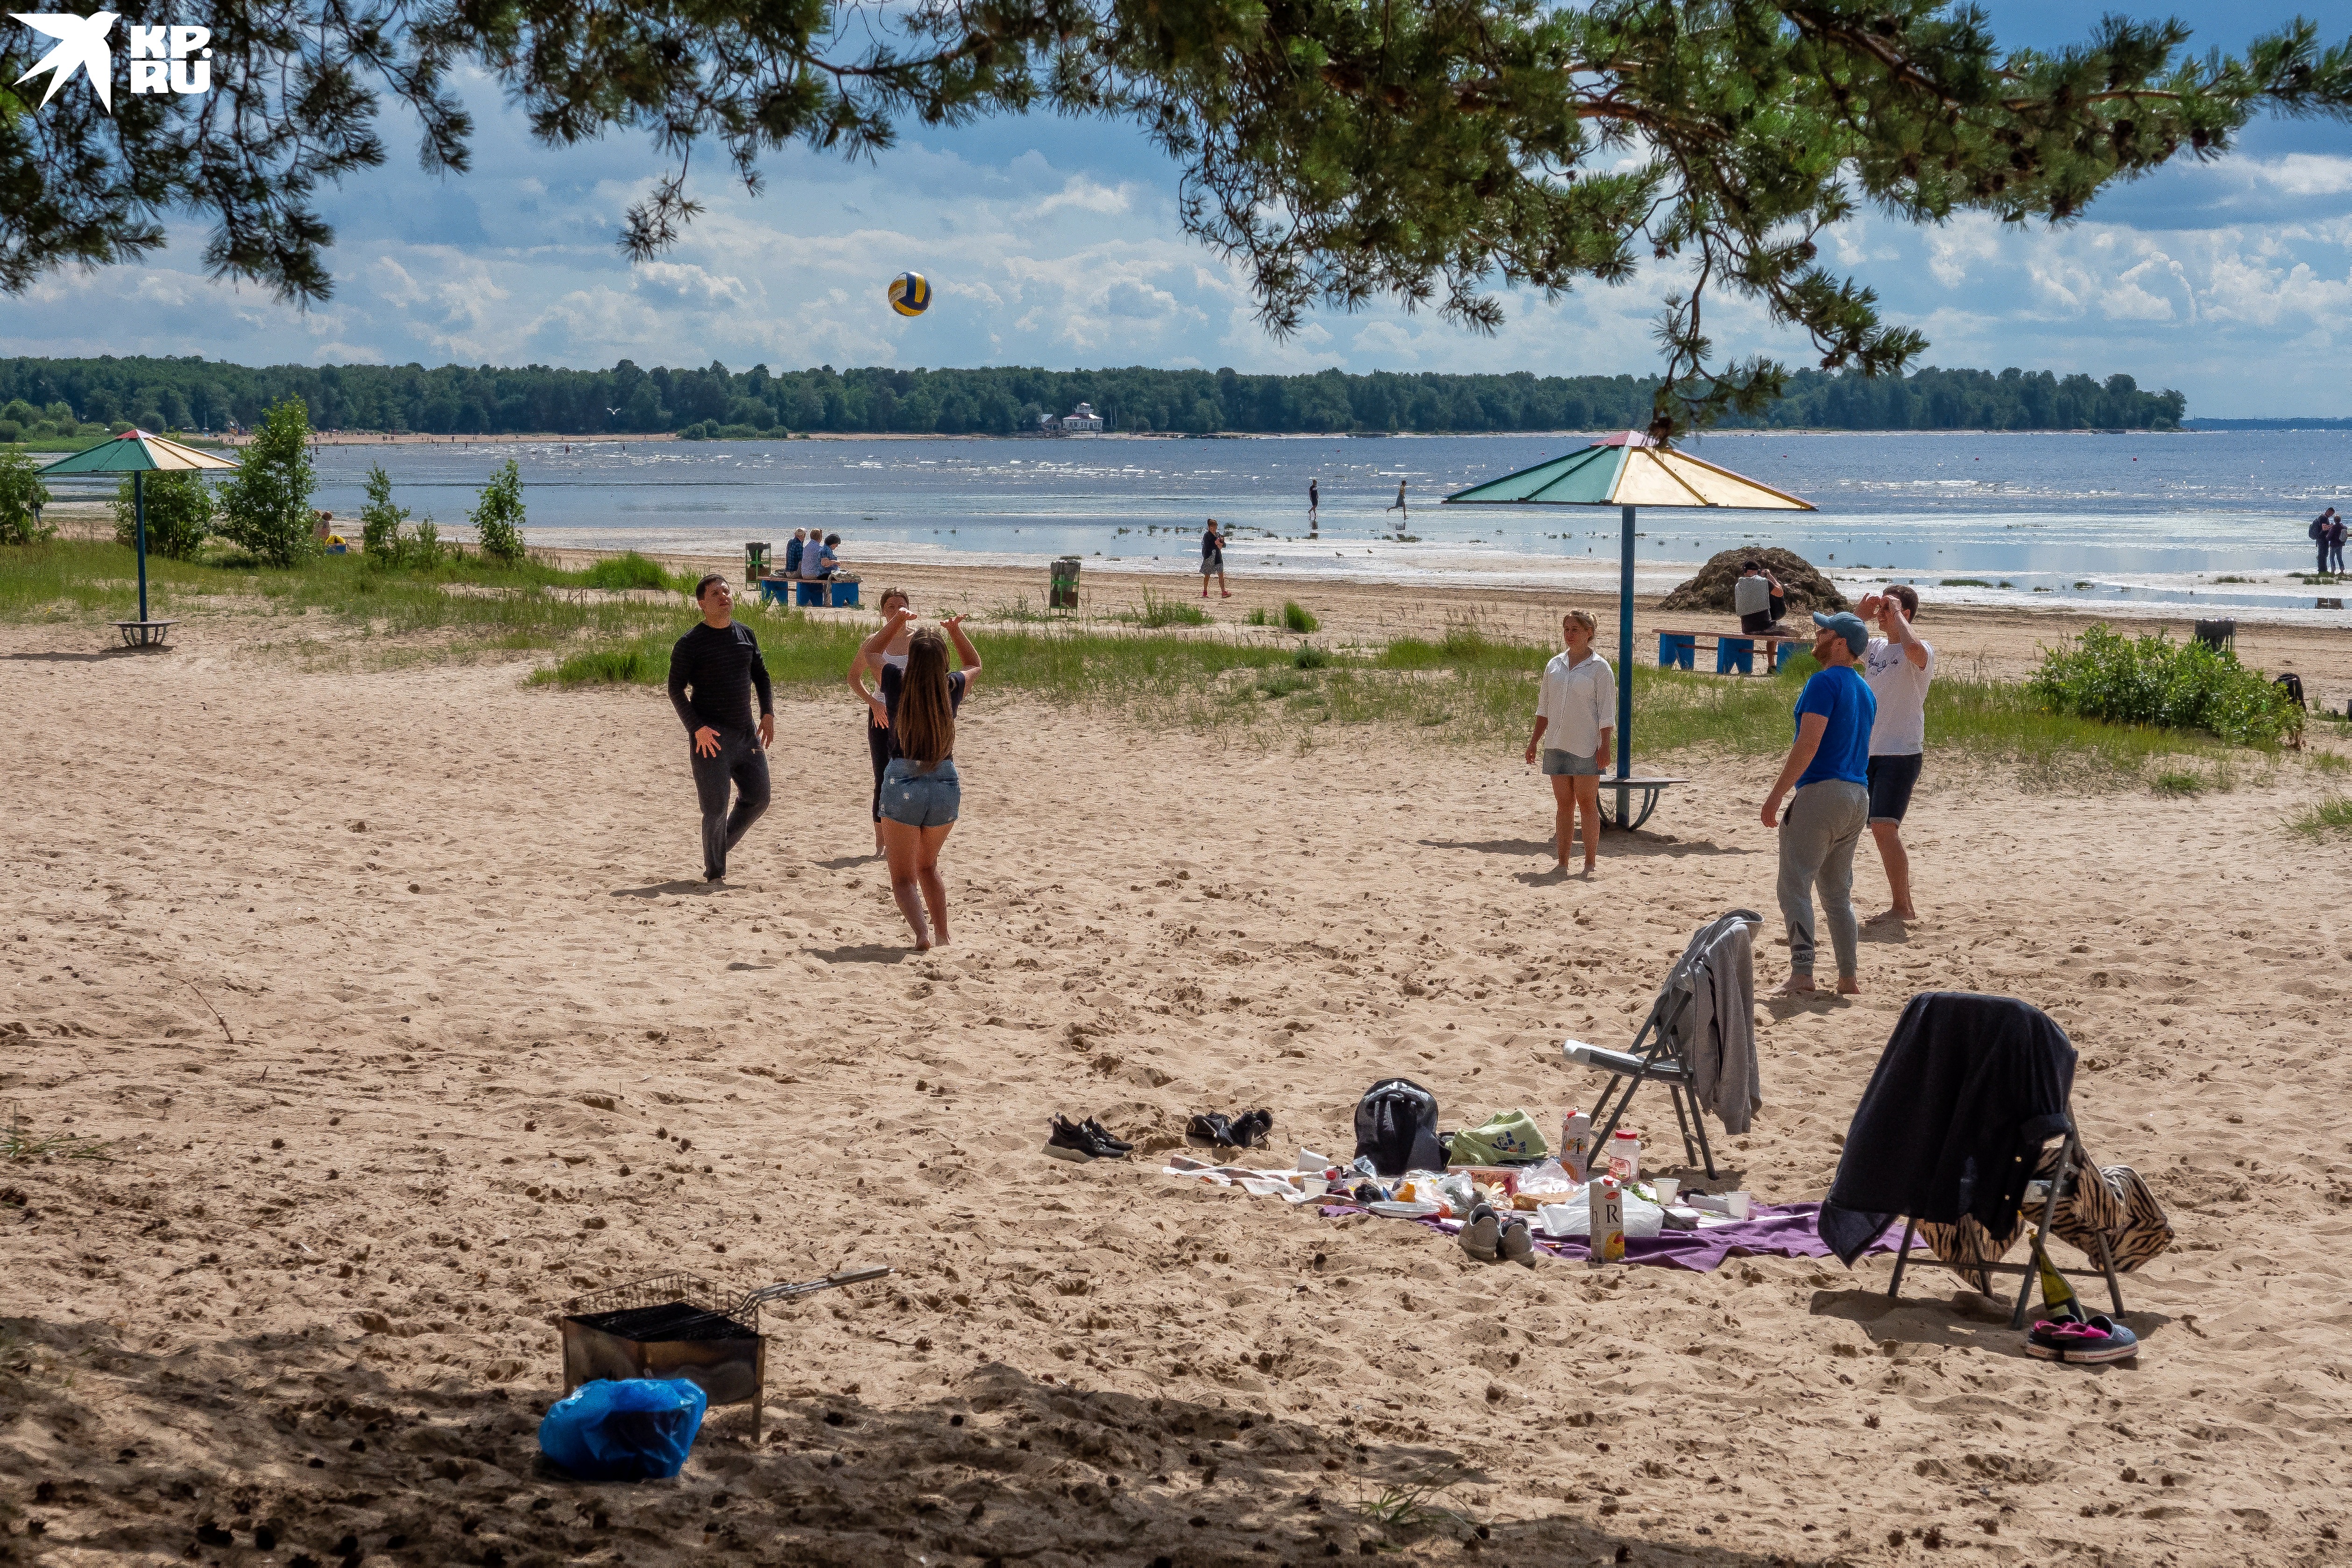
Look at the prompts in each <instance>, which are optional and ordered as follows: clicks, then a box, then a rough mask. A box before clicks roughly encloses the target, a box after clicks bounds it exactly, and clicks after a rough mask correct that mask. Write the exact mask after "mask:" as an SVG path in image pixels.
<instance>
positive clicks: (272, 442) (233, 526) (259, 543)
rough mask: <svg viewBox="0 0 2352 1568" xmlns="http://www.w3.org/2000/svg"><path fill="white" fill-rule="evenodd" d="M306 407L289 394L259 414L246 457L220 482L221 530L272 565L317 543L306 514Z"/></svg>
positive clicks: (304, 554)
mask: <svg viewBox="0 0 2352 1568" xmlns="http://www.w3.org/2000/svg"><path fill="white" fill-rule="evenodd" d="M316 483H317V479H316V476H315V475H314V474H313V472H312V470H311V467H310V408H309V406H308V405H305V404H304V403H303V401H302V400H301V399H300V398H299V397H289V398H288V399H287V400H286V401H285V402H283V403H280V404H278V405H275V406H274V407H272V408H271V409H270V410H269V412H268V413H267V414H265V415H263V416H261V428H260V429H259V430H257V431H256V432H255V434H254V437H253V442H252V444H251V445H250V446H248V447H246V449H245V460H244V462H243V464H242V465H241V466H240V467H239V468H237V471H236V474H235V475H234V476H233V477H232V478H231V479H229V481H228V483H226V485H223V486H222V487H221V494H220V512H221V518H220V531H221V535H222V537H223V538H226V539H227V540H228V541H229V542H232V543H234V544H237V545H240V546H242V547H243V548H245V549H247V550H249V551H251V552H253V553H254V554H256V555H257V556H259V557H261V559H262V560H263V561H265V562H267V563H269V564H270V565H272V566H291V565H293V564H295V563H297V562H299V561H303V560H306V559H308V558H309V556H310V552H312V551H313V550H314V549H315V548H317V539H316V537H315V534H314V532H313V530H312V523H311V518H310V491H311V489H313V488H314V487H315V485H316Z"/></svg>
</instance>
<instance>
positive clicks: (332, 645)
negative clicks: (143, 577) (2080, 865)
mask: <svg viewBox="0 0 2352 1568" xmlns="http://www.w3.org/2000/svg"><path fill="white" fill-rule="evenodd" d="M602 564H605V565H607V566H608V567H609V564H610V563H602ZM646 565H647V566H651V567H654V569H655V570H656V571H659V570H660V569H659V567H658V566H657V565H656V563H651V562H647V563H646ZM593 570H594V568H592V569H591V571H593ZM622 570H623V572H624V573H625V574H626V576H627V577H628V578H629V580H635V578H636V577H638V576H642V575H646V574H644V573H643V572H642V571H640V570H638V569H635V568H623V569H622ZM149 573H150V581H151V590H152V592H151V598H152V600H153V602H154V605H155V610H154V613H155V614H157V615H159V616H165V617H174V616H203V615H213V614H222V613H238V612H240V611H245V612H250V611H256V610H259V611H265V612H268V613H271V614H274V615H278V616H285V617H286V618H287V619H288V620H289V621H290V622H291V623H292V624H293V625H295V626H298V627H299V628H300V629H299V631H298V633H297V636H296V640H295V642H294V644H293V646H294V647H296V649H297V651H298V652H299V653H300V655H301V657H303V658H305V659H306V660H309V661H311V662H319V661H322V660H332V659H344V660H349V659H351V658H354V657H362V656H364V657H365V658H369V659H371V660H372V661H373V662H375V663H378V664H384V665H402V664H411V663H417V662H430V661H434V660H443V659H450V658H471V657H481V656H487V655H491V654H498V653H512V652H522V653H541V654H552V655H554V656H555V657H554V658H552V659H551V660H550V661H548V662H547V663H545V664H544V665H542V666H541V668H538V669H536V670H535V671H534V672H533V673H532V675H531V676H530V680H531V681H532V682H533V683H535V684H541V685H549V686H557V687H577V686H614V685H620V686H642V685H658V684H660V683H661V682H662V681H663V680H664V679H667V673H668V668H669V647H670V645H671V643H673V642H674V641H675V640H676V639H677V637H679V636H681V635H683V634H684V633H685V631H686V630H687V629H688V627H690V626H693V624H694V622H695V613H694V609H693V606H692V605H690V604H689V603H688V601H687V600H686V598H685V595H684V594H683V593H682V592H680V593H674V592H670V591H668V590H667V589H665V590H657V591H646V590H637V591H628V592H613V591H606V590H600V589H597V588H593V587H591V586H590V585H589V584H588V583H587V581H586V579H587V578H588V576H589V575H590V573H589V572H568V571H564V570H562V569H559V568H557V567H555V566H553V565H552V564H551V563H546V562H543V561H538V560H526V561H523V562H520V563H516V564H515V565H512V566H499V565H496V564H494V563H488V562H485V561H483V560H482V559H481V558H480V557H478V556H476V555H471V554H468V555H466V556H464V557H461V558H459V559H457V560H454V561H448V562H445V563H442V564H441V565H440V566H438V567H437V568H435V569H433V570H431V571H426V572H408V571H400V570H386V569H384V568H383V567H380V566H377V565H375V564H373V563H370V562H368V561H366V560H365V559H363V558H362V557H360V556H355V555H346V556H325V557H320V558H318V559H315V560H313V561H311V562H309V563H305V564H303V565H301V566H299V567H295V568H292V569H290V570H285V571H258V570H254V569H249V568H240V567H236V566H226V565H221V564H218V563H208V562H202V561H199V562H194V563H191V562H177V561H169V560H163V559H159V558H152V557H151V558H150V562H149ZM135 610H136V587H135V578H134V568H133V562H132V557H131V552H130V551H129V550H128V549H127V548H125V547H123V546H121V545H117V544H112V543H89V542H52V543H49V544H45V545H37V546H24V547H16V548H10V549H6V550H0V620H14V621H20V622H22V621H36V622H37V621H43V620H55V619H58V618H70V619H127V618H129V617H130V616H131V615H132V614H134V613H135ZM1186 612H1190V614H1187V613H1186ZM737 614H738V616H739V617H740V619H741V620H742V621H743V622H744V624H746V625H747V626H751V628H752V630H753V631H754V632H755V633H756V634H757V635H758V637H759V638H760V641H761V647H762V648H763V650H764V651H765V655H766V662H767V667H768V669H769V672H770V675H771V678H772V679H773V680H774V681H775V683H776V685H777V686H778V687H779V688H780V689H787V690H794V691H809V690H814V689H823V688H825V687H830V686H834V685H835V684H837V683H838V682H839V681H840V679H841V677H842V673H843V671H844V670H845V669H846V668H847V667H848V663H849V660H850V658H851V657H852V656H853V655H854V654H855V653H856V647H857V645H858V643H859V641H860V640H861V639H862V638H863V637H864V636H865V635H866V632H867V631H868V630H869V629H870V627H868V626H866V624H865V623H863V622H860V621H850V620H843V619H835V618H832V617H821V616H808V615H804V614H802V613H800V612H797V611H793V610H789V609H785V608H782V607H781V606H769V605H761V604H758V603H756V602H748V601H747V602H745V603H744V604H742V605H740V606H739V608H738V612H737ZM1203 618H1204V617H1202V616H1201V615H1200V611H1199V609H1198V606H1197V605H1192V604H1191V603H1189V602H1188V601H1186V600H1185V599H1183V598H1181V597H1168V596H1162V595H1154V594H1150V593H1149V592H1147V593H1146V595H1145V596H1144V604H1143V605H1142V607H1141V611H1140V613H1138V612H1134V611H1130V612H1129V613H1128V614H1127V615H1125V616H1119V617H1118V619H1121V620H1125V621H1126V622H1127V625H1125V626H1101V625H1100V624H1099V623H1097V624H1096V625H1094V626H1088V625H1087V624H1085V623H1071V622H1062V621H1056V622H1055V623H1054V624H1037V623H1034V622H1027V623H1022V622H1016V624H1014V625H1013V626H1007V627H996V626H986V627H979V628H976V633H977V635H978V637H979V638H980V646H981V651H982V658H983V659H984V660H985V662H986V665H987V676H986V679H987V682H988V684H989V685H990V686H991V687H992V688H993V689H999V690H1007V691H1014V692H1019V693H1023V694H1024V695H1028V696H1034V697H1036V698H1038V699H1041V700H1045V701H1048V702H1053V703H1057V704H1064V705H1090V706H1097V707H1101V708H1106V709H1109V710H1116V711H1123V712H1127V713H1129V714H1131V715H1133V716H1135V717H1137V718H1139V719H1140V720H1142V721H1146V722H1149V723H1153V724H1158V725H1165V724H1170V723H1175V724H1181V725H1183V726H1185V727H1187V728H1190V729H1192V730H1194V731H1199V732H1203V733H1214V732H1218V731H1227V730H1234V729H1236V728H1239V729H1254V728H1256V727H1259V726H1263V725H1267V724H1273V725H1276V726H1277V727H1282V726H1287V727H1288V728H1289V729H1290V730H1292V731H1296V733H1295V734H1294V735H1292V736H1290V737H1288V738H1290V739H1295V740H1297V741H1299V742H1301V743H1307V742H1311V741H1312V740H1313V737H1314V735H1315V734H1316V733H1318V732H1319V731H1321V730H1322V728H1323V727H1324V726H1329V725H1350V724H1380V723H1387V724H1393V725H1397V726H1400V727H1404V728H1410V729H1412V730H1414V731H1420V732H1423V733H1425V734H1426V735H1427V736H1428V737H1429V738H1431V739H1433V740H1436V741H1439V742H1445V743H1451V744H1456V745H1462V746H1467V747H1475V748H1479V749H1496V750H1505V751H1516V750H1517V748H1518V747H1519V746H1521V745H1523V744H1524V743H1525V741H1526V737H1527V733H1528V728H1529V725H1530V722H1531V719H1530V715H1531V714H1532V713H1533V710H1534V705H1535V695H1536V685H1537V682H1538V678H1539V676H1540V675H1541V672H1542V670H1543V667H1544V665H1545V663H1546V662H1547V661H1548V660H1549V658H1550V657H1551V655H1552V652H1553V651H1554V650H1553V649H1552V648H1550V647H1546V646H1540V645H1536V644H1531V643H1522V642H1517V641H1513V640H1511V639H1508V638H1505V637H1496V636H1494V635H1492V634H1491V633H1490V632H1488V631H1487V630H1486V629H1485V628H1484V627H1483V626H1481V625H1480V624H1479V623H1478V622H1477V621H1475V619H1472V618H1467V617H1465V618H1459V619H1457V620H1455V621H1454V622H1453V623H1452V624H1450V625H1449V626H1448V627H1447V629H1446V632H1445V634H1444V636H1443V637H1437V638H1423V637H1399V638H1395V639H1393V640H1391V641H1389V642H1387V643H1385V644H1381V645H1376V646H1371V647H1340V648H1337V649H1334V648H1328V647H1320V646H1318V645H1315V644H1311V643H1307V642H1303V641H1302V642H1298V643H1293V644H1288V645H1285V644H1282V643H1277V642H1270V641H1266V640H1262V638H1246V637H1232V636H1228V635H1219V634H1217V633H1215V632H1213V631H1208V632H1195V631H1192V630H1188V629H1184V628H1187V627H1190V626H1194V625H1197V624H1198V622H1199V620H1201V619H1203ZM1268 618H1269V619H1271V618H1272V617H1270V616H1269V617H1268ZM322 625H323V626H325V627H326V628H328V631H327V634H326V635H325V636H323V637H322V636H321V635H320V630H319V629H318V628H319V627H320V626H322ZM1269 629H1270V628H1269ZM1812 668H1813V665H1812V661H1811V658H1810V657H1809V656H1807V655H1803V654H1799V655H1797V656H1795V657H1793V658H1790V659H1789V660H1787V661H1786V662H1784V663H1783V664H1782V666H1781V667H1780V671H1779V672H1778V673H1777V674H1776V675H1774V676H1771V677H1768V678H1761V679H1758V678H1738V677H1722V676H1716V675H1711V674H1704V673H1698V672H1694V671H1685V670H1679V669H1657V668H1651V667H1649V666H1647V665H1643V664H1640V663H1637V664H1636V665H1635V666H1634V668H1633V670H1632V672H1631V679H1632V681H1633V699H1634V721H1633V746H1634V749H1633V755H1634V756H1635V757H1636V758H1637V759H1638V760H1639V763H1640V765H1642V766H1644V767H1647V766H1650V765H1652V763H1653V761H1654V760H1656V759H1664V758H1665V757H1668V756H1671V755H1673V754H1675V753H1677V752H1692V753H1709V752H1712V753H1717V754H1724V755H1731V756H1740V757H1757V758H1763V757H1769V756H1773V755H1777V754H1779V753H1780V752H1783V751H1784V750H1785V749H1786V748H1787V746H1788V744H1789V739H1790V707H1791V705H1792V704H1793V703H1794V701H1795V700H1796V695H1797V691H1798V689H1799V687H1800V686H1801V684H1802V682H1803V679H1804V677H1805V676H1806V675H1808V674H1810V673H1811V670H1812ZM1277 671H1279V672H1280V679H1278V680H1277V679H1271V678H1272V677H1273V675H1274V674H1275V672H1277ZM1927 718H1928V726H1929V732H1930V733H1931V734H1932V735H1933V736H1934V737H1935V743H1936V746H1937V750H1938V751H1939V752H1957V753H1961V754H1965V755H1967V756H1968V757H1969V758H1971V759H1974V760H1978V761H1982V762H1990V763H2007V764H2012V765H2015V766H2017V767H2020V768H2022V769H2023V770H2025V772H2026V773H2027V775H2028V777H2029V779H2038V780H2040V781H2041V782H2042V783H2043V784H2047V785H2049V786H2051V787H2062V786H2064V785H2067V784H2084V785H2092V786H2102V787H2123V786H2126V785H2129V786H2134V787H2152V788H2158V789H2163V788H2167V787H2168V785H2166V784H2161V783H2158V782H2157V781H2158V780H2159V779H2160V778H2161V777H2162V776H2163V775H2166V774H2171V773H2186V772H2187V771H2188V769H2187V767H2186V765H2185V764H2184V763H2183V762H2182V759H2193V760H2196V761H2199V762H2201V763H2202V764H2203V769H2204V771H2203V772H2201V773H2197V774H2196V776H2197V777H2198V778H2199V780H2200V787H2201V788H2207V789H2221V788H2227V787H2229V783H2230V782H2234V779H2235V774H2234V773H2229V772H2227V764H2228V763H2229V759H2230V758H2231V757H2233V756H2234V757H2245V756H2247V755H2248V754H2249V752H2248V751H2247V750H2246V749H2244V748H2238V747H2233V746H2231V745H2229V744H2227V743H2225V742H2221V741H2220V740H2219V739H2216V738H2214V737H2212V736H2210V735H2205V734H2202V733H2199V732H2194V731H2180V730H2169V729H2163V728H2158V727H2156V726H2152V725H2133V724H2117V723H2111V722H2107V721H2101V720H2097V719H2091V718H2084V717H2081V716H2075V715H2068V714H2061V713H2054V712H2051V711H2048V710H2044V709H2043V708H2042V707H2041V706H2040V705H2039V704H2038V703H2037V702H2036V700H2034V699H2033V697H2032V695H2031V694H2030V693H2029V691H2028V689H2027V688H2026V687H2025V686H2024V685H2022V684H2021V683H2018V682H2014V681H2003V680H1996V679H1990V678H1989V677H1987V676H1986V675H1985V674H1984V673H1983V672H1982V671H1981V669H1979V670H1976V671H1973V672H1971V671H1969V670H1967V669H1952V670H1947V671H1944V672H1939V674H1938V676H1937V680H1936V682H1935V685H1934V686H1933V688H1932V689H1930V692H1929V696H1928V710H1927ZM1274 738H1276V737H1273V736H1262V737H1260V739H1262V740H1270V739H1274ZM2254 750H2255V752H2257V753H2259V754H2263V755H2265V756H2267V757H2269V758H2270V759H2272V760H2273V761H2275V759H2276V756H2277V752H2276V749H2275V748H2269V747H2264V748H2255V749H2254ZM2315 754H2326V755H2328V756H2331V757H2332V755H2333V754H2332V753H2315Z"/></svg>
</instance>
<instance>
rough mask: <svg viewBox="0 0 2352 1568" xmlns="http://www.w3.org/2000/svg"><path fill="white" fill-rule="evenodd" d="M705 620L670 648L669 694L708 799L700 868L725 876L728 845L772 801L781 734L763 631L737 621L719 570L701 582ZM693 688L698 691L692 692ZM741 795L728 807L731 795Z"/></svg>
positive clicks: (713, 878) (712, 878)
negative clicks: (774, 752) (771, 759)
mask: <svg viewBox="0 0 2352 1568" xmlns="http://www.w3.org/2000/svg"><path fill="white" fill-rule="evenodd" d="M694 599H695V603H697V604H698V605H701V606H702V624H701V625H700V626H697V627H695V628H694V629H693V630H692V631H690V632H688V633H687V634H686V635H685V636H684V637H680V638H678V639H677V647H673V648H671V649H670V653H669V700H670V706H671V707H673V708H675V709H677V717H678V721H679V722H681V723H683V724H684V725H685V726H686V731H687V733H688V735H690V736H691V737H693V742H694V743H693V747H692V750H691V752H690V755H689V760H690V761H691V763H693V766H694V793H695V794H696V795H698V796H700V797H701V801H702V876H703V879H704V880H705V881H709V882H718V881H724V880H725V879H726V877H727V851H729V850H730V849H732V848H734V847H735V846H736V845H737V844H738V843H740V841H741V840H742V837H743V835H744V834H745V833H747V832H749V831H751V824H753V823H755V822H757V821H759V820H760V814H761V812H763V811H765V810H767V809H768V747H769V746H770V745H771V744H772V743H773V742H774V741H775V738H776V700H775V694H774V692H773V691H772V689H770V687H769V685H768V667H767V665H766V664H764V663H762V662H761V658H760V639H759V638H757V637H753V636H752V635H751V627H749V626H737V625H736V624H735V594H734V590H733V589H731V588H730V587H729V586H728V585H727V579H726V578H725V577H723V576H721V575H720V574H718V573H716V572H713V573H711V574H709V576H707V577H705V578H703V580H702V581H701V582H700V583H698V584H695V590H694ZM755 687H756V688H758V689H759V693H760V727H759V730H758V732H757V733H756V734H755V733H754V732H753V731H752V729H751V691H752V689H753V688H755ZM689 689H691V691H692V695H691V696H689V695H688V690H689ZM730 788H731V793H732V794H733V795H734V796H735V808H734V810H733V811H731V812H730V811H729V810H728V808H727V797H728V795H729V794H730Z"/></svg>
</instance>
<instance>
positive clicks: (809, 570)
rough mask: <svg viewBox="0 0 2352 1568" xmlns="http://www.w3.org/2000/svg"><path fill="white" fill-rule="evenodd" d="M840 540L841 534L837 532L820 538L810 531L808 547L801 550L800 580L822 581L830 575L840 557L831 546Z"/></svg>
mask: <svg viewBox="0 0 2352 1568" xmlns="http://www.w3.org/2000/svg"><path fill="white" fill-rule="evenodd" d="M840 542H841V535H839V534H837V533H831V534H827V535H825V536H824V538H822V539H820V538H818V537H817V536H816V535H815V534H814V533H811V534H810V535H809V542H808V548H807V549H806V550H803V551H802V552H801V581H802V582H803V583H822V582H824V580H825V579H826V578H828V577H830V576H832V575H833V568H834V564H835V563H836V562H838V561H839V560H840V559H841V558H840V557H839V556H838V555H835V553H834V552H833V547H834V546H835V545H836V544H839V543H840Z"/></svg>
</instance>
